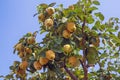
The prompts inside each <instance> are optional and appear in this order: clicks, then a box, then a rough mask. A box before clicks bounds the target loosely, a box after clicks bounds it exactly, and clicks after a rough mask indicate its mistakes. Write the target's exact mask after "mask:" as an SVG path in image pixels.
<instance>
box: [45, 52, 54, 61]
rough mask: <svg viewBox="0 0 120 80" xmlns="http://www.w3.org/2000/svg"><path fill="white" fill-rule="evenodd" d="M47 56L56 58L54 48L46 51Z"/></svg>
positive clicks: (50, 58)
mask: <svg viewBox="0 0 120 80" xmlns="http://www.w3.org/2000/svg"><path fill="white" fill-rule="evenodd" d="M46 58H47V59H48V60H54V59H55V53H54V52H53V51H52V50H48V51H46Z"/></svg>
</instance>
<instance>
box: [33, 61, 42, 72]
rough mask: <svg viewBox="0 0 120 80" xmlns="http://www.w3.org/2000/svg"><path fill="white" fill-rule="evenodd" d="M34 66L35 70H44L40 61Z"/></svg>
mask: <svg viewBox="0 0 120 80" xmlns="http://www.w3.org/2000/svg"><path fill="white" fill-rule="evenodd" d="M33 66H34V68H35V69H36V70H40V69H42V65H41V64H40V63H39V61H35V62H34V63H33Z"/></svg>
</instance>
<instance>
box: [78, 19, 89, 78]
mask: <svg viewBox="0 0 120 80" xmlns="http://www.w3.org/2000/svg"><path fill="white" fill-rule="evenodd" d="M85 23H86V18H85V17H84V21H83V24H82V34H83V36H82V37H83V39H82V45H83V46H85V43H86V40H85V39H86V35H85V32H84V28H85ZM83 57H84V61H83V62H81V61H80V62H81V64H82V66H83V70H84V80H88V69H87V68H88V67H87V64H86V48H85V47H83Z"/></svg>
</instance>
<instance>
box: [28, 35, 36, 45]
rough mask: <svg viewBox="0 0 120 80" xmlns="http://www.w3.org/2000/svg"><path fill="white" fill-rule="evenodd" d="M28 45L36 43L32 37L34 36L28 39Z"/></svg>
mask: <svg viewBox="0 0 120 80" xmlns="http://www.w3.org/2000/svg"><path fill="white" fill-rule="evenodd" d="M27 43H28V44H34V43H35V38H34V37H32V36H31V37H28V38H27Z"/></svg>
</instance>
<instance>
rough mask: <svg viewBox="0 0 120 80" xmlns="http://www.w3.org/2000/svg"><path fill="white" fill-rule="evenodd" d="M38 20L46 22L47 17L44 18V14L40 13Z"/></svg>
mask: <svg viewBox="0 0 120 80" xmlns="http://www.w3.org/2000/svg"><path fill="white" fill-rule="evenodd" d="M38 20H39V21H42V22H43V21H44V20H45V16H44V14H43V13H40V14H39V15H38Z"/></svg>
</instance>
